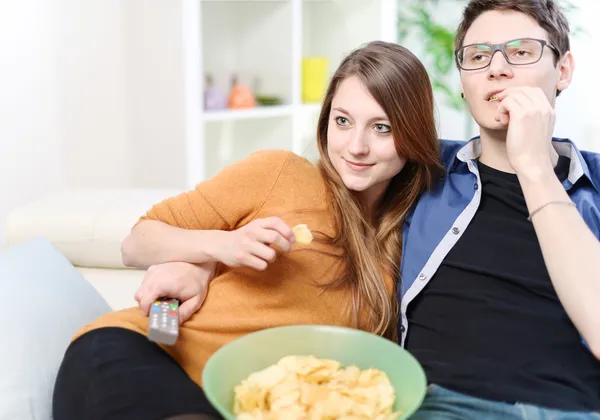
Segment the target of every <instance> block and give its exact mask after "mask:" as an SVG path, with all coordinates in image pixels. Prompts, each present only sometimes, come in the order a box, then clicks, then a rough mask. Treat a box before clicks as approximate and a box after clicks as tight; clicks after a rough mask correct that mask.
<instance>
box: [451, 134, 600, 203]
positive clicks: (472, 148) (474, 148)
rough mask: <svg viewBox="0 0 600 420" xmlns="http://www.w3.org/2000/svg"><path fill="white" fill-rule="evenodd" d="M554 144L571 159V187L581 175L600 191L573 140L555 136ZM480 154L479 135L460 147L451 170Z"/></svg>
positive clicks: (555, 148)
mask: <svg viewBox="0 0 600 420" xmlns="http://www.w3.org/2000/svg"><path fill="white" fill-rule="evenodd" d="M552 146H553V147H554V150H556V153H558V155H559V156H566V157H568V158H569V159H570V160H571V163H570V166H569V174H568V176H567V181H568V182H569V183H570V185H569V187H571V186H573V185H574V184H575V183H576V182H577V181H578V180H579V179H580V178H581V177H583V176H585V177H587V179H588V180H589V181H590V183H591V184H592V185H593V186H594V188H595V189H596V191H598V192H600V190H599V189H598V188H597V187H596V185H595V184H594V182H593V181H592V177H591V175H590V170H589V168H588V165H587V163H586V162H585V160H584V159H583V156H582V155H581V152H580V151H579V149H577V146H575V144H574V143H573V142H572V141H571V140H569V139H563V138H556V137H554V138H552ZM479 156H481V138H480V137H479V136H478V137H474V138H472V139H471V140H469V141H468V142H467V143H466V144H465V145H464V146H463V147H461V148H460V149H459V151H458V153H457V154H456V159H455V160H454V162H453V164H452V169H451V170H452V171H454V170H455V169H456V166H457V165H459V164H460V162H463V163H466V162H468V161H469V160H475V159H479Z"/></svg>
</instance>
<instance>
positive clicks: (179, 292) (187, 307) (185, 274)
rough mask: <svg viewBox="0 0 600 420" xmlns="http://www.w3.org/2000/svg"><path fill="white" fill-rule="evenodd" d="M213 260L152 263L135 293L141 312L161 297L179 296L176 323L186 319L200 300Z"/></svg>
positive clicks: (204, 294)
mask: <svg viewBox="0 0 600 420" xmlns="http://www.w3.org/2000/svg"><path fill="white" fill-rule="evenodd" d="M216 267H217V263H205V264H190V263H186V262H168V263H163V264H158V265H153V266H151V267H150V268H148V270H147V271H146V274H145V275H144V280H143V282H142V285H141V286H140V288H139V290H138V291H137V293H136V294H135V300H136V301H137V302H138V303H139V305H140V308H141V310H142V313H143V314H144V315H145V316H148V313H149V311H150V306H151V305H152V303H153V302H154V301H155V300H156V299H158V298H161V297H169V298H174V299H179V302H180V306H179V323H180V324H182V323H183V322H185V321H187V320H188V319H189V318H190V317H191V316H192V315H193V314H194V313H195V312H196V311H198V309H200V307H201V306H202V304H203V303H204V299H205V298H206V294H207V292H208V284H209V283H210V281H211V280H212V279H213V277H214V275H215V270H216Z"/></svg>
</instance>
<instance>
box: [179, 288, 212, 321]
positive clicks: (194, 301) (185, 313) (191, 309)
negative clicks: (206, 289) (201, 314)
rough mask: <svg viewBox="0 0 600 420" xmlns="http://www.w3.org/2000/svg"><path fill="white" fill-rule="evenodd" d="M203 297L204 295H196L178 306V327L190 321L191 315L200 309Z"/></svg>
mask: <svg viewBox="0 0 600 420" xmlns="http://www.w3.org/2000/svg"><path fill="white" fill-rule="evenodd" d="M205 297H206V293H205V294H203V295H196V296H194V297H193V298H191V299H188V300H186V301H185V302H183V303H182V304H181V305H179V325H181V324H183V323H184V322H185V321H187V320H188V319H190V318H191V317H192V315H194V313H196V311H197V310H198V309H200V307H201V306H202V303H204V298H205Z"/></svg>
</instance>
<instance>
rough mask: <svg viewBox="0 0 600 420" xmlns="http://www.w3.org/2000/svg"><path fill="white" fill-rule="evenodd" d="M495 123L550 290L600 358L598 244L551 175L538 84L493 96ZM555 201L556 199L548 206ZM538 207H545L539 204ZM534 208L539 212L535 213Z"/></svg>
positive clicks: (547, 116) (545, 111)
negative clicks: (501, 125)
mask: <svg viewBox="0 0 600 420" xmlns="http://www.w3.org/2000/svg"><path fill="white" fill-rule="evenodd" d="M497 97H498V100H499V102H500V103H499V106H498V115H497V121H505V124H506V125H507V126H508V131H507V137H506V149H507V154H508V159H509V161H510V164H511V166H512V167H513V169H514V170H515V172H516V173H517V176H518V177H519V182H520V184H521V188H522V189H523V194H524V196H525V201H526V202H527V208H528V210H529V212H530V214H531V213H534V212H535V214H534V215H533V216H532V222H533V226H534V228H535V232H536V235H537V238H538V241H539V243H540V247H541V249H542V255H543V256H544V261H545V263H546V268H547V269H548V273H549V275H550V278H551V279H552V284H553V285H554V289H555V290H556V293H557V294H558V297H559V299H560V301H561V303H562V305H563V307H564V308H565V310H566V311H567V314H568V315H569V317H570V318H571V321H572V322H573V324H575V327H576V328H577V329H578V330H579V333H580V334H581V335H582V336H583V338H584V339H585V341H586V342H587V345H588V346H589V348H590V350H591V351H592V353H593V354H594V356H595V357H596V358H598V359H600V305H599V304H600V243H599V242H598V238H596V237H595V236H594V234H593V233H592V232H591V231H590V229H589V228H588V226H587V225H586V223H585V221H584V220H583V218H582V217H581V215H580V214H579V212H578V211H577V209H576V208H575V206H572V205H568V204H564V203H570V202H571V199H570V198H569V196H568V194H567V192H566V191H565V189H564V187H563V186H562V184H561V183H560V181H559V180H558V177H557V176H556V174H555V173H554V168H553V163H552V159H551V156H552V155H556V152H555V151H554V149H553V147H552V134H553V132H554V123H555V113H554V109H553V108H552V106H551V104H550V102H549V101H548V98H547V97H546V95H545V94H544V92H543V91H542V90H541V89H540V88H531V87H515V88H509V89H506V90H504V91H503V92H501V93H500V94H498V95H497ZM554 201H560V202H561V203H553V204H548V203H550V202H554ZM541 206H545V207H544V208H541ZM538 209H539V211H537V210H538Z"/></svg>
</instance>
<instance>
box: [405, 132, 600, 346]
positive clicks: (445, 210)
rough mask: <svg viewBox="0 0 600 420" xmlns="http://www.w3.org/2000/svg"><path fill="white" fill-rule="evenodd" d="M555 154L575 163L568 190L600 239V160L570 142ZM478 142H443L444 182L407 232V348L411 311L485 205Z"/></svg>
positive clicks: (416, 211) (558, 143)
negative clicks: (410, 306) (476, 214)
mask: <svg viewBox="0 0 600 420" xmlns="http://www.w3.org/2000/svg"><path fill="white" fill-rule="evenodd" d="M552 144H553V146H554V148H555V150H556V151H557V153H558V154H559V155H561V156H567V157H569V158H570V159H571V164H570V167H569V174H568V176H567V179H566V180H565V181H564V182H563V186H564V187H565V190H566V191H567V193H568V194H569V196H570V198H571V200H572V201H573V202H574V203H575V205H576V206H577V209H578V210H579V212H580V213H581V215H582V216H583V219H584V220H585V222H586V223H587V225H588V226H589V228H590V229H591V230H592V232H593V233H594V235H596V237H597V238H599V239H600V189H598V188H599V187H600V155H599V154H596V153H591V152H585V151H579V150H578V149H577V147H576V146H575V145H574V144H573V143H572V142H571V141H570V140H568V139H553V142H552ZM480 155H481V142H480V139H479V138H478V137H476V138H474V139H472V140H471V141H469V142H467V143H465V142H457V141H442V144H441V159H442V164H443V165H444V167H445V169H446V173H445V177H444V178H443V179H441V180H439V181H438V182H437V183H436V185H435V186H434V187H433V189H432V190H431V191H428V192H426V193H424V194H423V195H422V197H421V198H420V199H419V201H418V203H417V204H416V205H415V207H414V208H413V209H412V211H411V213H410V214H409V215H408V217H407V219H406V222H405V224H404V227H403V238H402V244H403V247H402V249H403V252H402V263H401V270H400V271H401V275H400V283H399V291H398V293H399V294H400V299H401V319H400V323H399V325H400V327H399V328H400V331H399V336H400V337H401V343H402V345H404V342H405V340H406V334H407V332H408V328H410V326H409V325H408V320H407V317H406V309H407V307H408V305H409V304H410V302H411V301H412V300H413V299H414V298H415V297H416V296H417V295H418V294H419V292H421V290H423V288H424V287H425V286H426V285H427V283H428V282H429V281H430V280H431V278H432V277H433V276H434V275H435V273H436V271H437V269H438V267H439V266H440V264H441V263H442V261H443V259H444V258H445V257H446V255H447V254H448V252H450V250H451V249H452V247H453V246H454V245H455V244H456V243H457V242H458V240H459V239H460V237H461V235H462V233H463V232H464V231H465V229H467V227H468V226H469V223H470V222H471V220H473V216H474V215H475V212H476V211H477V209H478V207H479V203H480V201H481V179H480V177H479V171H478V169H477V159H478V158H479V156H480Z"/></svg>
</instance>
